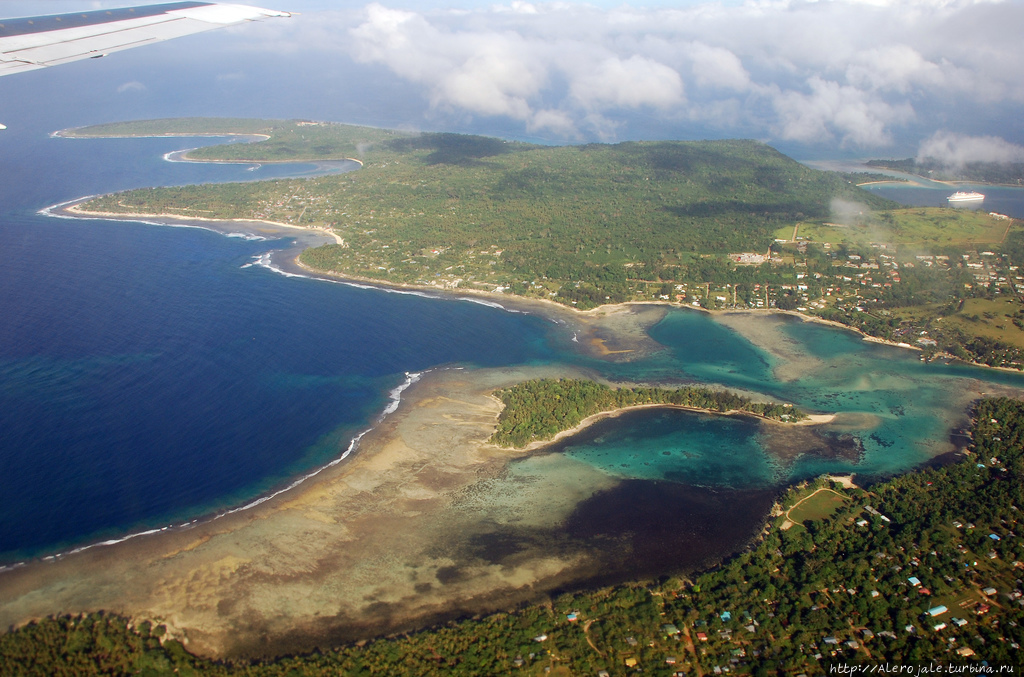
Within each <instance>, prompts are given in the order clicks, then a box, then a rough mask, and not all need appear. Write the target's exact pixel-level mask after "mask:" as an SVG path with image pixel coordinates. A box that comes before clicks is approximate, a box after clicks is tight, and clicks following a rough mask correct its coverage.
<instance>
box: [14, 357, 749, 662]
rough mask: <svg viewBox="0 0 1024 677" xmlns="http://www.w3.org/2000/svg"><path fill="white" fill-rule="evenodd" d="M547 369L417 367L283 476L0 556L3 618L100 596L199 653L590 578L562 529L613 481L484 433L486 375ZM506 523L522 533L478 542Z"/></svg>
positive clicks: (220, 654)
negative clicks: (387, 398) (260, 489)
mask: <svg viewBox="0 0 1024 677" xmlns="http://www.w3.org/2000/svg"><path fill="white" fill-rule="evenodd" d="M550 371H551V370H550V368H541V367H526V368H516V369H493V370H480V371H477V372H473V373H467V372H465V371H461V370H450V371H439V372H432V373H429V374H426V375H424V377H423V378H422V379H421V380H419V381H418V382H416V383H415V384H413V385H412V386H411V387H410V388H409V389H408V391H407V397H405V398H403V401H402V405H401V406H400V407H399V408H398V409H397V410H396V411H395V412H394V414H393V415H392V416H389V417H388V418H386V419H385V420H384V421H383V422H382V423H381V424H379V425H378V426H376V427H374V428H373V429H371V430H370V431H368V432H367V433H366V435H365V437H364V438H363V440H362V442H361V445H360V451H359V453H358V454H354V455H353V456H352V457H351V458H350V459H348V461H347V462H345V463H338V464H336V465H333V466H330V467H327V468H325V469H323V471H322V472H320V473H319V474H318V475H317V476H316V477H314V478H311V479H310V481H308V482H306V483H304V484H303V485H302V486H300V487H297V488H296V489H295V490H294V491H288V492H285V493H278V494H277V495H274V496H272V497H270V498H269V499H268V500H265V501H263V502H261V503H259V504H258V505H255V506H254V507H253V508H252V509H250V510H246V511H241V512H232V513H228V514H225V515H224V516H223V518H221V519H216V520H208V521H203V522H199V523H196V524H192V525H189V526H187V527H184V528H178V529H171V530H161V531H159V532H157V533H153V534H148V535H145V536H140V537H137V538H132V539H128V540H123V541H121V542H119V543H115V544H112V545H109V546H108V547H103V548H91V549H85V550H79V551H77V552H72V553H68V554H67V555H64V556H62V557H59V558H54V559H49V560H36V561H32V562H29V563H26V564H25V565H24V566H21V567H18V568H15V569H11V570H8V571H6V572H3V573H2V574H0V625H2V626H3V627H19V626H21V625H23V624H25V623H27V622H30V621H32V620H35V619H39V618H42V617H45V616H48V615H52V614H65V613H71V614H77V613H82V612H93V611H100V610H103V611H108V612H114V613H118V614H121V615H124V616H127V617H129V618H131V619H133V621H135V622H140V621H142V620H151V621H153V622H154V623H159V624H164V625H166V627H167V628H168V636H169V637H173V638H176V639H179V640H181V641H183V642H184V643H185V644H186V646H187V647H188V649H189V650H190V651H192V652H194V653H198V654H200V655H204V656H208V657H217V658H232V657H243V658H251V657H270V656H276V655H280V654H283V653H290V652H297V651H308V650H311V649H313V648H315V647H317V646H323V645H324V644H329V643H332V642H334V643H337V642H343V641H354V640H358V639H365V638H368V637H372V636H378V635H381V634H387V633H391V632H400V631H407V630H411V629H415V628H419V627H424V626H426V625H431V624H434V623H437V622H440V621H443V620H447V619H451V618H455V617H459V616H462V615H466V614H475V613H490V612H493V611H498V610H501V609H507V608H510V607H514V606H516V605H518V604H522V603H525V602H534V601H538V600H541V599H544V598H545V597H546V595H547V594H548V592H550V591H554V590H559V589H564V587H565V586H571V585H574V584H579V582H581V581H584V580H592V579H597V578H599V577H601V576H602V575H605V573H604V571H605V569H606V564H604V563H602V558H604V557H605V556H606V553H604V552H603V549H602V548H600V547H597V546H596V545H594V544H590V543H589V542H588V541H586V540H579V539H575V540H574V539H573V538H570V540H569V541H566V540H565V538H566V536H560V535H559V534H560V533H561V532H562V531H563V530H564V528H565V527H564V524H565V522H566V520H567V519H569V518H570V516H572V515H575V514H577V513H578V511H579V508H580V506H581V505H583V504H584V503H585V502H586V501H587V500H588V499H593V498H594V497H595V496H598V495H601V494H602V493H603V492H607V491H609V490H612V489H614V488H615V487H617V486H619V484H620V482H619V481H618V480H616V479H614V478H611V477H609V476H607V475H606V474H605V473H603V472H600V471H598V470H596V469H594V468H591V467H589V466H587V465H586V464H584V463H581V462H579V461H574V460H572V459H569V458H567V457H564V456H561V455H544V454H539V455H531V454H529V453H525V452H522V451H517V452H514V453H513V452H510V451H508V450H504V449H499V448H497V447H495V446H494V445H491V444H488V443H487V440H488V438H489V436H490V434H491V432H492V431H493V428H494V424H495V421H496V420H497V416H498V410H499V406H498V403H497V401H496V400H495V399H494V398H493V397H492V396H491V395H490V392H492V391H493V390H494V388H496V387H502V386H505V385H508V384H511V383H513V382H517V381H520V380H523V379H528V378H537V377H543V376H546V375H550ZM558 372H559V373H564V370H562V369H558ZM513 460H515V461H517V462H518V461H525V462H527V464H528V466H527V470H526V471H524V472H525V473H526V474H525V477H529V478H530V479H529V481H527V482H525V483H524V481H523V479H520V478H519V477H520V476H517V475H516V474H515V473H514V472H510V467H509V464H510V462H511V461H513ZM761 493H765V492H761ZM766 495H767V494H766ZM758 496H759V499H758V500H764V499H765V497H764V496H760V494H758ZM745 510H746V511H747V512H756V511H753V510H752V508H749V507H748V508H745ZM715 514H717V513H715ZM749 526H750V525H746V524H743V525H731V526H730V527H729V528H730V529H731V530H733V531H735V530H737V529H738V531H737V532H736V534H735V536H736V538H735V539H734V540H731V541H730V540H728V539H726V540H727V541H728V542H727V544H726V546H725V550H721V548H722V544H721V542H720V541H721V540H722V539H721V538H720V537H719V536H716V537H715V538H717V539H718V542H717V543H718V544H717V545H715V546H714V547H711V546H709V545H708V544H703V545H702V544H696V545H695V547H696V548H697V550H699V551H700V552H702V553H704V554H703V555H702V557H704V556H708V554H707V553H711V555H710V556H714V557H721V556H725V555H727V554H728V553H729V552H732V551H733V549H735V548H737V547H741V546H742V544H743V543H744V542H745V541H746V539H747V538H748V537H749V534H748V533H747V531H748V527H749ZM504 534H518V535H516V536H515V539H516V540H517V541H521V542H522V543H523V544H524V545H523V546H522V547H519V548H516V549H514V550H513V551H511V552H507V551H506V550H505V549H504V548H502V547H500V546H497V545H496V546H495V549H494V550H493V551H491V550H490V549H488V548H487V547H485V548H484V549H483V550H481V549H480V548H481V545H480V544H484V543H487V542H490V541H491V540H496V543H500V542H502V539H505V538H507V537H508V536H506V535H504ZM544 534H551V536H544ZM709 548H710V550H709ZM690 564H691V565H694V566H696V565H697V564H698V562H696V561H694V562H691V563H690ZM681 566H684V567H685V566H686V564H685V563H683V564H682V565H681ZM452 571H457V572H458V574H457V575H452V573H451V572H452Z"/></svg>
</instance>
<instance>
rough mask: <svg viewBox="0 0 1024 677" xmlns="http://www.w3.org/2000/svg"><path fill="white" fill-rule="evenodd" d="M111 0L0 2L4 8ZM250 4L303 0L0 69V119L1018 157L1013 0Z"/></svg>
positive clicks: (1019, 95)
mask: <svg viewBox="0 0 1024 677" xmlns="http://www.w3.org/2000/svg"><path fill="white" fill-rule="evenodd" d="M124 4H126V3H123V2H120V3H119V2H108V1H106V0H104V1H102V2H73V1H71V0H52V1H51V2H45V3H40V2H23V1H20V0H0V14H2V15H5V16H17V15H23V14H26V13H41V12H45V13H56V12H64V11H75V10H80V9H86V8H94V7H110V6H121V5H124ZM129 4H130V3H129ZM251 4H262V5H264V6H268V7H271V8H274V9H282V10H287V11H294V12H300V14H299V15H298V16H295V17H293V18H291V19H285V20H274V21H267V22H263V23H261V24H254V25H246V26H242V27H238V28H231V29H227V30H221V31H214V32H211V33H206V34H202V35H198V36H192V37H189V38H184V39H181V40H177V41H172V42H168V43H164V44H162V45H157V46H153V47H147V48H144V49H138V50H133V51H131V52H125V53H122V54H115V55H112V56H111V57H110V58H109V59H102V60H100V61H99V62H93V63H84V64H73V65H71V66H66V67H63V68H61V69H51V70H52V71H54V74H52V75H51V74H49V73H47V74H46V75H35V74H23V75H17V76H10V77H5V78H2V79H0V119H3V117H4V116H5V115H8V114H7V113H5V108H6V109H10V110H12V111H14V112H17V111H19V110H27V109H26V106H25V104H26V101H25V99H26V97H27V98H34V99H36V100H39V101H46V102H47V106H49V108H50V110H49V114H50V115H52V116H54V119H55V121H56V120H58V119H64V118H69V119H70V118H81V119H87V120H88V121H93V118H97V119H99V118H103V117H111V116H113V117H118V118H123V117H127V116H131V115H136V116H138V115H145V116H151V115H179V114H189V115H201V114H210V115H265V116H285V117H310V118H318V119H330V120H336V121H340V122H357V123H362V124H379V125H381V126H394V127H403V128H408V129H443V130H449V131H468V132H476V133H491V134H497V135H502V136H506V137H515V138H525V139H532V140H539V141H545V142H549V143H561V142H569V143H577V142H587V141H617V140H623V139H636V138H708V137H749V138H757V139H761V140H764V141H767V142H769V143H772V144H773V145H776V146H777V147H780V148H782V149H784V150H785V151H786V152H789V153H790V154H793V155H797V156H800V155H803V156H822V155H829V154H833V155H844V156H864V157H867V156H871V157H888V156H898V157H906V156H908V155H915V154H931V155H933V156H935V157H938V158H939V159H942V160H944V161H947V162H948V163H950V164H956V163H963V162H967V161H971V160H1005V161H1024V121H1022V118H1024V116H1021V115H1020V111H1021V110H1024V70H1022V69H1021V64H1024V41H1022V40H1021V39H1020V26H1024V3H1022V2H1021V1H1020V0H1011V1H988V0H977V1H976V0H970V1H968V0H822V1H818V2H806V1H796V0H757V1H750V2H728V3H722V2H692V1H691V2H672V3H670V2H661V3H644V4H624V3H619V2H590V3H578V2H550V3H530V2H524V1H521V0H520V1H505V2H473V1H470V0H452V1H449V2H407V1H403V0H396V1H393V2H389V1H387V0H382V1H381V2H375V3H364V2H325V1H323V0H291V1H289V0H285V1H281V2H267V3H263V2H256V3H251ZM57 71H66V72H65V73H62V74H59V75H58V74H57ZM15 79H19V81H18V82H16V83H15V82H10V83H9V82H7V81H13V80H15ZM58 89H63V94H64V95H65V97H66V95H67V94H68V93H69V92H71V93H73V94H74V99H75V105H76V107H75V108H67V109H66V110H64V109H62V106H66V105H67V101H65V103H63V104H62V103H61V100H60V98H59V97H58V96H57V95H56V94H55V91H56V90H58ZM97 121H98V120H97Z"/></svg>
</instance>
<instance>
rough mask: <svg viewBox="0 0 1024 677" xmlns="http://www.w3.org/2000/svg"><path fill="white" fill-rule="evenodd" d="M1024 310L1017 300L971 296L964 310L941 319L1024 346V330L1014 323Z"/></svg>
mask: <svg viewBox="0 0 1024 677" xmlns="http://www.w3.org/2000/svg"><path fill="white" fill-rule="evenodd" d="M1020 309H1021V306H1020V304H1019V303H1018V302H1017V301H1016V300H1015V299H995V300H988V299H967V300H966V301H965V302H964V307H963V310H961V311H960V312H958V313H956V314H955V315H950V316H948V317H944V318H942V320H941V322H944V323H946V324H947V325H950V326H953V327H955V328H957V329H959V330H961V331H962V332H964V333H965V334H968V335H973V336H985V337H987V338H991V339H995V340H997V341H1000V342H1002V343H1009V344H1010V345H1013V346H1017V347H1018V348H1024V330H1022V329H1021V328H1020V327H1018V326H1016V325H1015V324H1014V323H1013V317H1012V316H1013V315H1014V314H1015V313H1018V312H1019V311H1020Z"/></svg>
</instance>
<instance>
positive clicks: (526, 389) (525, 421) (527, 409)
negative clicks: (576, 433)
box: [491, 379, 806, 447]
mask: <svg viewBox="0 0 1024 677" xmlns="http://www.w3.org/2000/svg"><path fill="white" fill-rule="evenodd" d="M494 394H495V396H496V397H497V398H498V399H500V400H501V401H502V403H503V404H504V405H505V408H504V409H502V411H501V415H500V416H499V418H498V429H497V430H496V431H495V432H494V435H493V436H492V437H491V441H492V442H494V443H495V444H500V445H503V446H512V447H524V446H526V445H527V444H529V443H530V442H533V441H534V440H546V439H550V438H551V437H554V436H555V435H556V434H558V433H559V432H561V431H563V430H569V429H570V428H573V427H575V426H577V425H579V423H580V422H581V421H582V420H583V419H585V418H587V417H588V416H592V415H593V414H597V413H599V412H602V411H613V410H615V409H622V408H623V407H633V406H636V405H641V404H666V405H668V404H671V405H676V406H682V407H693V408H696V409H704V410H707V411H718V412H726V411H744V412H748V413H751V414H756V415H758V416H764V417H767V418H773V419H777V420H781V421H791V422H795V421H798V420H800V419H802V418H806V415H805V414H803V413H802V412H800V411H799V410H797V409H795V408H794V407H793V406H792V405H789V404H775V403H774V402H753V401H751V400H750V398H747V397H741V396H740V395H736V394H735V393H731V392H729V391H727V390H712V389H710V388H704V387H699V386H689V387H685V388H677V389H675V390H669V389H665V388H609V387H608V386H606V385H604V384H601V383H595V382H594V381H585V380H580V379H534V380H532V381H526V382H524V383H518V384H516V385H514V386H511V387H509V388H502V389H500V390H496V391H495V393H494Z"/></svg>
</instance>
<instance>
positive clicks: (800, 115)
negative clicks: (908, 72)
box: [774, 77, 913, 147]
mask: <svg viewBox="0 0 1024 677" xmlns="http://www.w3.org/2000/svg"><path fill="white" fill-rule="evenodd" d="M807 84H808V87H809V89H810V90H811V91H810V92H809V93H802V92H797V91H792V90H789V91H783V92H778V93H777V94H776V95H775V96H774V105H775V110H776V111H777V112H778V114H779V124H780V134H781V136H782V138H784V139H791V140H795V141H806V142H817V141H822V140H827V139H831V138H834V137H835V136H836V135H838V136H839V137H840V141H841V144H842V145H843V146H847V145H856V146H866V147H870V146H880V145H885V144H887V143H889V141H890V139H889V132H888V131H887V129H888V127H889V126H890V125H891V124H893V123H900V122H906V121H907V120H909V119H910V118H912V117H913V109H912V108H911V107H910V106H909V104H903V105H897V106H893V105H890V104H888V103H886V102H885V101H883V100H881V99H879V98H878V97H876V96H873V95H871V94H870V93H865V92H863V91H862V90H859V89H857V88H855V87H851V86H849V85H840V84H839V83H837V82H832V81H828V80H822V79H821V78H818V77H812V78H811V79H810V81H809V82H808V83H807Z"/></svg>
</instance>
